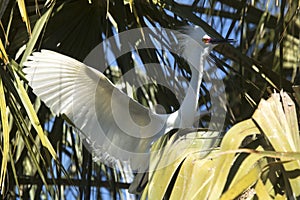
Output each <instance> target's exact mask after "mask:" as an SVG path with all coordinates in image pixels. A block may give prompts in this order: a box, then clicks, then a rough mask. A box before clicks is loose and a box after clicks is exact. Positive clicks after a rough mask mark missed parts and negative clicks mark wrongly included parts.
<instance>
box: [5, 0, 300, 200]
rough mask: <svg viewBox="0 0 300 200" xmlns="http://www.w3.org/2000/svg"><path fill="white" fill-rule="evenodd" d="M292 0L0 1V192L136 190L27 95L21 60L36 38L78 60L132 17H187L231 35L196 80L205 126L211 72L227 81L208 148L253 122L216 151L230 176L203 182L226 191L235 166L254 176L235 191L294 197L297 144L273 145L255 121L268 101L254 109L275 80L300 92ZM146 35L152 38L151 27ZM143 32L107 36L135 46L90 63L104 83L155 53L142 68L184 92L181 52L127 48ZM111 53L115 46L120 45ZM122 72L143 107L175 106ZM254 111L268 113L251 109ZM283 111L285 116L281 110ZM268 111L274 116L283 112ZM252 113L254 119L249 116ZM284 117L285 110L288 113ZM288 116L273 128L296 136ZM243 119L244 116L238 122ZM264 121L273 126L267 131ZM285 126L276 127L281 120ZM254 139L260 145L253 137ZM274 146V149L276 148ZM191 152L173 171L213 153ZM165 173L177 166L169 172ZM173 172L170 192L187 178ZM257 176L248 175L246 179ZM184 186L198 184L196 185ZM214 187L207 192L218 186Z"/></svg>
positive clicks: (99, 194)
mask: <svg viewBox="0 0 300 200" xmlns="http://www.w3.org/2000/svg"><path fill="white" fill-rule="evenodd" d="M299 9H300V3H299V1H292V0H290V1H286V0H281V1H273V0H268V1H267V0H261V1H256V0H253V1H246V0H238V1H237V0H235V1H229V0H211V1H207V0H194V1H173V0H157V1H155V0H152V1H150V0H149V1H143V0H136V1H134V0H130V1H128V0H124V1H118V0H109V1H104V0H96V1H93V0H65V1H63V0H57V1H47V2H46V1H44V0H41V1H36V0H34V1H33V0H18V1H11V0H3V1H0V19H1V22H0V27H1V31H0V39H1V40H0V59H1V67H0V75H1V79H0V111H1V125H0V126H1V152H2V154H1V158H2V159H1V160H2V166H1V180H0V181H1V194H2V197H3V198H12V199H15V198H22V199H33V198H35V199H39V198H59V199H64V198H71V197H73V198H80V199H83V198H85V199H93V198H94V199H96V198H97V199H98V198H100V199H101V198H106V197H109V198H114V199H121V198H122V199H127V198H135V197H136V196H134V195H130V194H128V191H127V189H128V187H129V184H130V182H131V181H132V177H127V175H126V174H124V173H123V172H122V170H119V171H115V170H113V169H111V168H108V167H106V166H104V165H102V164H101V163H94V162H93V161H92V156H91V155H90V154H89V153H88V151H87V150H86V149H85V148H84V147H82V144H81V142H80V140H79V138H78V135H77V134H76V132H74V131H73V130H72V128H70V127H69V126H67V125H66V123H65V118H64V116H53V115H52V114H51V111H50V110H49V109H48V108H47V107H46V106H45V105H44V104H43V103H42V102H40V101H39V99H38V98H36V96H35V95H34V94H33V93H32V91H31V89H30V88H29V87H28V85H27V84H26V82H27V81H26V80H25V78H24V74H23V72H22V63H23V62H24V61H25V60H26V58H27V56H28V55H29V54H31V53H32V52H33V51H38V50H40V49H43V48H44V49H51V50H55V51H57V52H61V53H63V54H66V55H69V56H71V57H74V58H76V59H78V60H80V61H83V60H84V58H85V57H86V56H87V55H88V54H89V52H90V51H91V50H92V49H93V48H94V47H95V46H96V45H98V44H99V43H101V42H102V41H104V40H105V39H107V38H110V37H111V36H113V35H115V34H116V33H121V32H124V31H126V30H130V29H133V28H140V27H157V28H159V27H163V28H168V29H176V30H177V29H179V28H180V27H182V26H184V25H189V26H194V25H199V26H201V27H202V28H203V29H204V30H205V31H206V32H207V33H208V34H209V35H211V36H213V37H217V38H220V37H224V38H235V39H236V40H237V42H236V43H234V44H231V45H220V46H218V47H216V48H215V49H214V51H213V52H212V55H211V62H212V63H214V66H216V67H215V68H213V69H212V70H207V71H206V74H207V77H210V79H206V80H204V82H203V83H202V85H201V91H200V97H199V110H201V112H202V113H204V114H203V115H201V116H200V120H199V127H202V128H207V124H208V123H209V120H210V118H211V115H210V110H211V94H210V93H211V91H212V90H211V87H210V81H213V79H218V80H221V81H222V82H223V83H224V84H225V91H226V96H227V99H226V100H227V102H226V104H224V106H225V107H226V110H227V116H226V120H225V122H224V133H225V132H227V131H228V130H229V129H230V128H231V127H233V128H232V129H230V131H229V132H228V134H224V135H225V137H224V139H223V140H222V142H221V144H220V145H221V146H220V149H219V150H217V151H212V153H211V154H212V155H211V156H215V157H216V155H218V154H222V152H221V153H220V151H221V150H222V148H225V147H227V146H226V145H225V147H224V143H225V142H224V140H225V138H227V139H228V137H229V136H228V135H231V134H233V135H234V136H235V135H238V134H239V133H240V132H241V131H242V130H243V128H244V129H247V128H246V127H248V126H250V125H249V124H247V123H251V127H252V128H253V129H255V130H256V131H254V132H251V134H250V135H254V136H253V138H252V139H249V136H248V137H246V136H244V138H241V141H243V142H241V143H239V144H238V145H237V146H236V147H237V148H239V147H240V146H242V147H243V149H241V150H236V149H226V151H229V153H228V154H226V153H224V154H223V155H221V156H218V157H217V158H218V159H221V160H222V159H226V156H227V158H228V157H229V156H233V157H231V159H232V160H231V161H232V162H234V163H235V164H234V165H232V167H231V168H230V166H231V164H232V163H230V162H229V161H228V162H227V161H225V160H223V161H222V162H223V163H226V166H224V167H225V168H226V169H227V170H229V171H228V173H227V174H226V176H227V177H224V180H223V182H221V179H218V177H217V178H216V177H214V178H213V179H216V180H214V182H210V183H209V184H215V183H218V184H223V186H224V187H223V190H222V191H220V192H221V193H222V194H223V195H228V194H229V193H230V192H232V191H233V190H234V189H231V188H230V187H231V185H230V183H238V184H239V183H241V182H240V179H235V178H234V177H236V176H234V174H238V177H243V178H242V179H247V178H250V179H251V178H252V179H251V181H252V182H251V181H250V182H251V184H248V185H247V184H245V185H243V188H242V189H243V190H238V194H236V197H237V196H239V195H241V194H242V195H243V194H247V191H248V193H251V191H252V190H253V188H254V189H255V190H256V196H255V198H262V197H265V196H264V195H266V193H267V195H269V198H271V197H277V198H280V197H282V198H283V197H295V195H296V196H298V197H299V193H300V192H299V191H296V190H295V186H294V184H296V185H297V184H298V183H297V180H298V178H297V177H298V176H299V174H297V173H296V172H298V169H297V165H296V167H295V166H293V163H295V162H296V161H293V162H289V161H290V160H296V159H299V155H298V154H299V150H298V149H297V148H299V147H297V145H296V149H294V148H291V149H289V146H290V145H291V141H290V140H288V141H287V142H286V143H283V142H282V143H281V141H280V142H279V143H278V144H277V145H279V146H282V147H283V149H277V148H276V145H275V144H274V143H273V142H274V141H272V140H270V139H269V136H267V135H266V132H267V130H266V129H264V126H262V125H261V123H264V122H265V121H264V120H266V121H267V122H272V119H273V118H272V116H273V112H275V113H276V112H279V111H278V110H277V111H272V109H266V110H263V111H259V110H260V108H261V107H260V106H258V103H259V102H260V101H261V99H262V98H265V99H266V98H267V97H269V96H270V95H271V93H273V91H280V90H281V89H283V90H284V91H286V92H287V93H288V94H289V95H290V96H291V97H292V98H293V96H295V97H296V99H295V100H298V101H297V102H299V99H300V98H299V96H300V95H299V94H300V93H299V90H298V88H296V89H293V87H292V86H293V85H297V84H299V78H300V77H299V73H298V70H299V60H300V59H299V55H300V52H299V51H300V41H299V38H300V21H299V19H300V17H299ZM150 36H151V37H155V33H153V34H152V35H150ZM150 36H149V35H146V36H145V35H143V33H142V32H141V35H140V36H139V37H137V38H138V39H137V41H136V43H130V44H129V43H128V42H127V41H119V40H118V38H116V39H114V40H110V43H109V44H107V46H106V47H103V50H104V52H105V50H107V48H108V49H109V47H111V48H113V49H117V50H119V51H120V52H122V48H126V46H124V45H128V46H130V47H132V49H133V51H132V52H129V53H127V54H124V55H122V56H120V57H118V58H117V59H116V61H115V62H114V63H107V60H106V59H103V60H102V62H101V63H99V67H100V68H99V69H100V70H101V71H103V72H104V73H105V75H107V76H108V77H109V78H110V79H111V80H112V81H113V82H117V81H118V80H120V79H121V78H122V74H125V73H126V72H128V71H129V70H131V69H137V68H138V64H139V63H144V64H147V63H159V65H158V66H159V67H157V68H155V69H153V68H145V72H146V74H149V76H150V75H151V77H153V78H157V77H159V78H160V79H164V80H169V77H170V76H172V77H175V76H177V77H178V79H179V82H178V84H174V83H172V82H170V81H169V82H168V84H169V88H174V91H176V92H177V93H182V92H184V86H185V85H186V80H189V78H190V76H191V74H190V73H191V72H190V69H189V67H188V66H187V63H186V62H185V61H184V60H183V59H181V58H179V56H178V55H174V54H169V53H168V52H164V51H159V50H156V49H139V50H137V51H134V49H135V47H136V45H138V42H139V40H140V39H142V40H144V41H147V42H153V40H149V37H150ZM147 38H148V39H147ZM119 44H122V45H119ZM111 53H112V54H115V55H118V53H119V52H111ZM102 56H103V58H105V56H104V55H102ZM116 66H118V68H116ZM137 77H138V76H137ZM124 81H125V82H126V83H128V84H127V85H126V87H123V88H122V89H123V90H124V92H130V91H131V90H132V89H133V93H132V94H130V95H131V96H133V97H134V98H135V99H137V100H138V101H139V102H140V103H142V104H144V105H146V106H149V107H151V106H153V105H154V107H155V105H158V104H159V105H161V106H162V107H163V108H164V110H165V111H166V112H172V111H174V110H176V109H178V107H179V106H180V105H179V101H178V100H177V99H176V93H175V94H174V93H172V92H171V91H170V90H168V89H167V88H166V87H162V86H160V85H155V84H154V85H145V86H144V87H142V88H138V89H136V88H135V84H136V83H137V82H138V78H135V79H133V80H124ZM216 91H217V90H216ZM294 91H296V92H294ZM279 99H280V98H279ZM290 102H292V100H291V101H290ZM290 102H289V103H288V104H283V107H284V106H289V105H290V104H291V103H290ZM260 105H261V104H260ZM280 106H281V104H280V105H279V107H280ZM284 108H285V109H286V107H284ZM255 110H256V111H255ZM254 111H255V112H254ZM259 112H260V113H261V114H262V115H264V117H266V119H260V118H259V114H258V113H259ZM253 113H254V114H253ZM284 113H285V115H284V116H286V115H287V113H290V112H286V111H284ZM277 114H278V113H277ZM295 114H296V113H293V115H295ZM275 116H277V117H283V114H282V113H281V114H280V115H275ZM251 117H252V120H249V119H251ZM286 118H287V119H289V117H288V116H287V117H286ZM243 120H246V121H243ZM261 120H262V121H261ZM279 121H280V120H279ZM238 122H240V123H238ZM291 122H293V123H294V124H293V125H291V124H289V126H286V125H284V124H282V123H279V125H278V126H279V127H276V128H278V129H280V126H283V127H284V128H287V127H290V128H291V129H292V130H291V132H293V133H294V134H295V136H294V137H292V139H291V140H292V141H294V142H295V141H297V140H298V138H297V136H299V132H298V124H297V123H298V122H297V120H295V119H293V121H291V120H290V121H289V120H288V121H287V123H291ZM253 123H254V124H253ZM295 123H296V124H295ZM245 124H247V126H244V125H245ZM269 125H270V124H269ZM274 126H275V125H274ZM254 127H256V128H254ZM269 128H274V127H273V126H271V127H269ZM296 128H297V129H296ZM257 129H258V130H257ZM283 130H286V129H283ZM234 131H235V133H233V132H234ZM270 132H271V134H274V133H276V132H275V131H274V130H271V131H270ZM254 133H255V134H254ZM262 133H263V134H262ZM282 133H283V134H285V133H286V131H283V132H282ZM270 137H271V138H273V137H272V136H270ZM262 138H264V139H262ZM169 139H170V138H169ZM244 140H245V141H244ZM247 141H248V142H247ZM297 144H298V143H297ZM222 145H223V146H222ZM261 146H263V148H260V147H261ZM244 148H247V149H248V150H244ZM249 149H254V150H252V151H250V150H249ZM274 150H275V151H278V152H281V153H282V154H280V155H278V153H276V152H275V151H274ZM230 151H233V152H234V153H230ZM287 152H293V153H290V154H289V153H287ZM295 152H296V153H295ZM245 154H247V155H248V156H245ZM194 156H196V155H195V154H191V155H189V156H187V157H185V158H184V161H183V162H182V163H180V167H179V168H176V169H175V171H176V170H177V169H178V170H179V172H178V171H177V172H178V173H184V174H185V175H184V176H186V177H190V176H191V174H189V173H190V172H191V171H189V170H191V169H193V173H195V176H197V177H198V176H200V175H199V174H202V173H204V172H203V171H204V170H207V169H209V167H210V166H211V165H212V163H209V162H214V161H215V160H214V159H211V160H210V159H209V158H211V157H209V156H208V157H205V159H199V158H195V157H194ZM287 158H289V159H288V160H287ZM194 159H196V160H197V162H196V164H193V161H194ZM258 161H259V162H258ZM206 162H207V163H206ZM249 162H252V163H256V164H255V165H251V166H253V168H250V167H249V166H246V164H245V163H249ZM192 164H193V165H192ZM200 166H205V167H206V168H205V167H204V168H202V167H200ZM286 166H288V167H287V168H286ZM216 169H217V170H219V171H216V172H215V173H216V174H217V173H220V172H221V171H222V170H224V168H222V167H221V166H220V168H216ZM198 170H200V171H198ZM201 170H202V171H201ZM293 170H294V171H295V174H294V173H293V174H292V176H295V177H296V178H295V180H296V181H294V180H291V179H290V177H289V175H287V174H288V173H287V174H286V171H293ZM247 173H248V175H247ZM174 174H175V175H174V176H175V177H176V173H174ZM249 174H251V177H249V176H250V175H249ZM207 176H209V174H207ZM172 177H173V176H172ZM172 177H171V178H172ZM253 177H255V178H256V179H253ZM198 178H199V183H198V184H199V185H202V186H203V187H206V186H205V185H203V182H200V181H201V180H202V179H203V177H198ZM172 180H173V182H167V183H166V184H167V185H168V186H170V187H168V188H166V191H165V193H163V194H162V196H164V195H165V197H174V195H177V194H178V192H179V191H178V190H176V188H177V186H178V187H179V188H180V187H184V186H185V185H186V183H185V182H184V180H180V178H177V179H175V178H174V179H172ZM247 180H248V179H247ZM204 181H205V179H204ZM224 181H225V182H224ZM254 182H255V183H256V184H253V183H254ZM206 183H207V182H206ZM151 184H153V182H152V183H151V182H150V183H149V187H150V189H151V187H152V186H150V185H151ZM173 186H174V187H173ZM261 186H264V187H261ZM149 187H148V192H149V193H148V194H149V195H150V196H149V197H151V195H153V193H151V192H153V191H151V190H149ZM269 187H273V188H272V189H271V190H270V191H271V192H270V191H269V190H268V191H266V190H262V191H260V192H258V191H257V189H261V188H269ZM172 188H175V189H174V190H172ZM233 188H234V187H233ZM189 189H190V191H195V190H198V189H199V188H189ZM213 191H214V192H216V189H215V190H213ZM226 191H227V192H226ZM249 191H250V192H249ZM218 192H219V191H218ZM234 192H236V191H234ZM179 193H180V192H179ZM190 194H192V193H190ZM203 194H204V193H202V195H203ZM172 195H173V196H172ZM181 195H184V194H183V193H181ZM195 195H197V193H195ZM219 196H221V194H220V195H219ZM152 197H153V196H152ZM225 197H226V196H225ZM225 197H224V198H225ZM231 197H232V196H231ZM182 198H184V197H182ZM212 198H213V197H212Z"/></svg>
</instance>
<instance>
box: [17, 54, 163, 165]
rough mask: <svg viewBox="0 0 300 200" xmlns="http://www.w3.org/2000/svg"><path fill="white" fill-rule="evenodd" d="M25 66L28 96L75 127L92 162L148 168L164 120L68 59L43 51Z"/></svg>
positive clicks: (96, 74) (98, 75)
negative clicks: (92, 156) (34, 95)
mask: <svg viewBox="0 0 300 200" xmlns="http://www.w3.org/2000/svg"><path fill="white" fill-rule="evenodd" d="M24 66H26V68H24V70H23V71H24V72H25V74H26V78H27V80H28V81H29V85H30V86H31V87H32V88H33V92H34V93H35V94H36V95H37V96H38V97H40V99H41V100H42V101H44V102H45V103H46V105H47V106H49V107H50V109H51V110H52V111H53V112H54V113H55V114H65V115H66V116H67V117H68V118H69V119H70V120H71V121H72V122H73V123H74V125H75V126H76V128H77V129H79V130H80V134H81V137H82V138H83V142H84V143H85V145H86V146H87V148H88V149H89V150H90V151H92V152H93V153H94V156H95V158H96V159H99V160H101V161H102V162H104V163H106V164H112V163H114V162H115V161H116V160H121V161H125V162H127V161H130V164H131V167H132V168H133V169H140V168H143V167H144V166H147V163H144V162H145V161H144V158H146V157H148V150H149V148H150V145H151V143H152V142H153V141H154V140H155V139H156V138H157V137H159V136H160V135H162V134H163V133H164V131H165V120H166V116H161V115H156V114H154V113H152V112H150V111H149V109H147V108H146V107H144V106H142V105H141V104H139V103H138V102H136V101H134V100H133V99H131V98H129V97H128V96H127V95H126V94H124V93H123V92H122V91H120V90H119V89H117V88H116V87H115V86H114V85H113V84H112V83H111V82H110V81H109V80H108V79H107V78H106V77H105V76H104V75H103V74H102V73H101V72H99V71H97V70H95V69H93V68H91V67H88V66H86V65H85V64H83V63H81V62H79V61H77V60H75V59H73V58H70V57H68V56H64V55H62V54H59V53H56V52H53V51H49V50H42V51H41V52H35V53H33V54H32V55H31V56H30V57H29V58H28V61H26V62H25V63H24ZM143 165H144V166H143Z"/></svg>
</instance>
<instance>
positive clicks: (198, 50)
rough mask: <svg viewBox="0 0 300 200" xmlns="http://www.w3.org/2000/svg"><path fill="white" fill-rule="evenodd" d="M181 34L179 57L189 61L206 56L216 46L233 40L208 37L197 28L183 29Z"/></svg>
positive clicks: (187, 27) (188, 27)
mask: <svg viewBox="0 0 300 200" xmlns="http://www.w3.org/2000/svg"><path fill="white" fill-rule="evenodd" d="M181 32H182V33H183V34H180V35H179V40H178V44H179V49H180V53H181V55H182V56H183V57H184V58H185V59H187V60H189V61H192V62H193V61H197V60H199V57H200V56H207V55H208V54H209V53H210V51H211V50H212V49H213V48H214V47H215V46H217V45H218V44H224V43H231V42H234V41H235V40H233V39H220V38H213V37H210V36H209V35H208V34H207V33H206V32H205V31H204V30H203V29H202V28H201V27H199V26H195V27H193V26H186V27H183V29H182V31H181Z"/></svg>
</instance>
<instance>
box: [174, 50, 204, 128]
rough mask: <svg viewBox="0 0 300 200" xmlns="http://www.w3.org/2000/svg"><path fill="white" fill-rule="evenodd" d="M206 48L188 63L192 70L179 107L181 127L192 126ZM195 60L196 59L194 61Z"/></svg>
mask: <svg viewBox="0 0 300 200" xmlns="http://www.w3.org/2000/svg"><path fill="white" fill-rule="evenodd" d="M207 53H208V52H206V49H204V50H203V51H202V52H200V56H199V57H198V59H194V61H193V60H192V61H193V62H192V63H190V68H191V72H192V77H191V80H190V83H189V87H188V90H187V93H186V96H185V98H184V100H183V102H182V104H181V106H180V109H179V113H178V114H179V117H180V125H179V126H180V127H181V128H191V127H193V124H194V120H195V115H196V113H197V107H198V106H197V105H198V98H199V91H200V85H201V80H202V76H203V66H204V60H205V58H206V56H207ZM196 60H197V61H196Z"/></svg>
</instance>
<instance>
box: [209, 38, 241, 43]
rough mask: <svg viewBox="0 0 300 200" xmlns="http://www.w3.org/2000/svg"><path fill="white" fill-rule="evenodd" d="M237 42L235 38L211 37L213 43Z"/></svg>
mask: <svg viewBox="0 0 300 200" xmlns="http://www.w3.org/2000/svg"><path fill="white" fill-rule="evenodd" d="M232 42H236V40H235V39H216V38H211V39H210V43H211V44H222V43H232Z"/></svg>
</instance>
